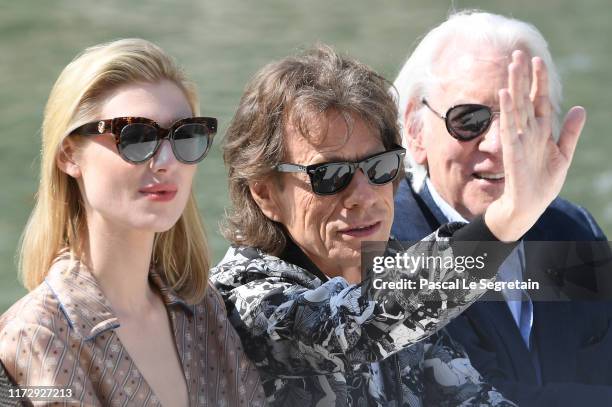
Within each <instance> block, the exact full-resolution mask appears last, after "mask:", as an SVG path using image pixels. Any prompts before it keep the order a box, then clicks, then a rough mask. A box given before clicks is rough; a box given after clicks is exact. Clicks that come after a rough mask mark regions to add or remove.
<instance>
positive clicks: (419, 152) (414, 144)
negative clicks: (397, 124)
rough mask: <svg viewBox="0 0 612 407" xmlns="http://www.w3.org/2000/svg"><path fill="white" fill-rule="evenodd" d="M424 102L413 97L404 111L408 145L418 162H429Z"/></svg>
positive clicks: (404, 127)
mask: <svg viewBox="0 0 612 407" xmlns="http://www.w3.org/2000/svg"><path fill="white" fill-rule="evenodd" d="M421 107H422V103H421V102H419V101H417V100H415V99H411V100H410V101H409V102H408V105H407V106H406V111H405V112H404V117H403V118H402V120H403V122H402V124H403V131H404V137H405V140H406V145H407V146H408V150H410V154H411V155H412V158H413V159H414V161H416V163H417V164H421V165H426V164H427V150H426V149H425V140H424V138H425V135H424V132H423V117H422V113H421Z"/></svg>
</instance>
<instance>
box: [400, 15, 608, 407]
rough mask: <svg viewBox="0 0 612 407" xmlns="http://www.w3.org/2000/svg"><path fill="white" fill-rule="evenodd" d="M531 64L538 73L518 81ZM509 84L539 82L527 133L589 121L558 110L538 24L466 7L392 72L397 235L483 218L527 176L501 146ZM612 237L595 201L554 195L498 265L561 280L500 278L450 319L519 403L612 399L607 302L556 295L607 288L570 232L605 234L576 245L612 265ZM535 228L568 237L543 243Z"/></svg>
mask: <svg viewBox="0 0 612 407" xmlns="http://www.w3.org/2000/svg"><path fill="white" fill-rule="evenodd" d="M529 60H531V62H530V63H528V62H529ZM509 64H510V65H509ZM520 76H523V77H524V78H531V79H530V80H529V79H528V80H523V81H522V83H520V84H519V83H518V82H517V78H520ZM505 87H509V88H510V89H513V88H519V87H522V88H524V89H525V91H524V93H526V94H529V97H527V98H524V99H516V100H515V101H514V103H515V104H518V105H522V106H523V107H525V109H524V114H519V115H516V116H515V123H514V125H515V126H516V128H517V130H518V131H519V132H520V133H521V136H520V139H522V140H525V141H526V142H527V141H528V140H529V139H530V138H535V137H546V138H549V140H550V141H549V143H550V144H553V143H554V142H555V139H556V140H560V141H559V143H562V140H563V138H564V137H566V136H567V134H570V133H572V132H575V131H580V129H581V128H582V125H583V123H584V119H585V116H584V112H583V109H582V108H578V107H574V108H572V109H570V111H569V113H568V114H567V116H566V118H565V120H564V121H563V124H562V125H560V124H559V122H558V116H559V113H560V108H559V105H560V102H561V100H560V99H561V85H560V82H559V77H558V74H557V72H556V70H555V67H554V64H553V62H552V57H551V55H550V53H549V51H548V48H547V45H546V41H545V40H544V38H543V37H542V35H541V34H540V33H539V32H538V31H537V29H536V28H535V27H533V26H531V25H529V24H527V23H524V22H521V21H518V20H514V19H509V18H506V17H503V16H499V15H493V14H489V13H482V12H461V13H458V14H455V15H453V16H451V17H450V18H449V19H448V20H447V21H446V22H444V23H442V24H441V25H440V26H438V27H436V28H434V29H433V30H431V31H430V32H429V33H428V34H427V35H426V36H425V37H424V38H423V40H422V41H421V42H420V43H419V45H417V47H416V49H415V51H414V52H413V54H412V55H411V56H410V57H409V58H408V60H407V61H406V63H405V65H404V66H403V68H402V70H401V71H400V73H399V75H398V77H397V79H396V81H395V83H394V88H395V89H396V90H397V92H398V93H399V98H398V107H399V119H400V122H401V124H402V127H403V135H404V141H405V143H406V145H407V146H408V150H409V153H408V166H409V167H410V168H408V170H407V176H406V178H404V179H403V180H402V181H401V183H400V186H399V190H398V192H397V194H396V196H395V219H394V224H393V229H392V234H393V235H394V236H395V237H396V238H398V239H399V240H402V241H414V240H419V239H421V238H423V237H424V236H426V235H428V234H429V233H431V232H432V231H433V230H435V229H436V228H438V227H439V226H440V225H441V224H444V223H447V222H453V221H470V220H472V219H475V218H477V217H478V216H481V215H482V214H483V213H486V212H487V210H488V209H489V208H490V207H491V205H493V203H494V202H495V201H496V200H497V199H498V198H499V197H500V196H502V195H503V194H505V193H506V192H507V190H508V189H509V188H514V187H515V186H514V185H512V182H513V181H512V180H511V179H509V178H508V165H509V164H508V163H509V162H510V161H511V160H512V159H513V157H512V154H508V152H507V151H506V150H505V148H502V145H504V143H503V140H502V139H503V126H504V117H503V116H504V115H503V105H504V100H503V98H504V97H505V95H504V94H503V93H504V91H501V92H500V89H502V88H505ZM500 105H501V106H500ZM500 110H501V111H502V112H501V113H500ZM553 137H554V138H553ZM532 175H533V176H537V175H538V174H535V173H533V174H532ZM542 187H544V186H542ZM606 240H607V239H606V236H605V235H604V233H603V232H602V230H601V229H600V228H599V226H598V225H597V223H596V222H595V220H594V219H593V218H592V216H591V215H590V214H589V213H588V212H587V211H586V210H585V209H583V208H580V207H578V206H576V205H574V204H572V203H570V202H568V201H565V200H563V199H561V198H556V199H554V201H553V202H552V203H551V204H550V205H549V206H548V208H546V210H545V212H544V214H543V215H542V216H541V217H540V219H539V220H538V221H537V223H536V224H535V225H534V226H533V227H532V228H531V229H530V230H529V232H528V233H527V234H526V235H525V236H524V241H525V242H524V243H521V244H519V245H518V246H517V248H516V249H515V250H514V251H513V253H512V254H511V255H510V256H509V257H508V259H507V260H506V261H505V262H504V263H503V264H502V266H501V267H500V271H499V275H498V281H499V282H513V281H518V282H519V283H524V282H526V281H536V282H538V283H540V284H542V285H543V286H545V287H546V288H547V289H549V291H542V292H538V291H532V292H528V291H524V290H515V291H511V290H501V291H497V292H493V291H491V292H489V293H487V299H489V300H490V301H484V300H481V301H478V302H477V303H475V304H474V305H472V306H471V307H470V308H468V310H467V311H465V312H464V313H463V314H462V315H461V316H459V317H458V318H456V319H455V320H453V321H452V322H451V323H450V324H449V326H448V328H447V330H448V332H449V333H450V334H451V336H452V338H453V339H454V340H456V341H459V342H460V343H461V344H462V345H463V346H464V347H465V348H466V350H467V353H468V355H469V356H470V359H471V360H472V363H473V364H474V366H475V367H476V368H477V369H478V370H479V371H480V373H481V374H482V375H483V376H484V377H485V379H486V380H488V381H489V382H490V383H492V384H493V385H494V386H495V387H496V388H498V389H500V391H501V392H502V393H503V394H504V395H506V396H507V397H508V398H510V399H512V400H513V401H514V402H516V403H517V404H519V405H521V406H576V405H608V404H609V403H610V400H612V387H610V386H609V385H610V384H611V383H612V356H611V355H612V330H611V329H609V325H610V318H611V313H610V305H609V303H608V302H605V301H603V302H597V301H577V300H575V301H567V300H564V301H558V300H559V299H568V298H574V299H580V300H582V299H585V298H587V297H588V298H589V299H593V298H600V297H601V296H602V295H605V292H604V288H602V286H604V285H605V283H606V281H605V278H602V277H606V276H605V275H596V274H595V272H594V269H593V268H590V267H591V266H589V267H586V266H584V267H574V268H571V267H568V266H567V264H568V263H569V262H570V260H569V258H568V253H569V252H570V250H569V249H570V248H571V245H570V243H569V241H599V243H602V244H599V243H596V244H595V243H584V244H576V243H572V244H574V245H579V246H580V247H582V248H585V247H586V249H587V251H588V254H587V256H586V257H588V258H587V259H586V260H585V259H584V256H583V258H582V259H580V260H581V261H582V262H585V263H586V262H590V263H592V264H595V263H597V262H599V263H602V264H603V263H607V264H608V265H612V263H610V262H609V260H610V258H611V257H610V247H609V245H608V243H607V242H606ZM528 241H557V243H550V244H545V245H542V244H540V245H539V246H537V247H536V244H535V243H530V242H528ZM559 241H568V243H561V242H559ZM574 250H575V249H574ZM583 251H584V250H583ZM573 260H576V259H575V258H574V259H573ZM604 270H605V269H604ZM608 274H609V273H608ZM544 293H545V294H544ZM532 297H533V298H532ZM536 297H537V298H536ZM536 299H538V300H548V301H536ZM552 300H557V301H556V302H552Z"/></svg>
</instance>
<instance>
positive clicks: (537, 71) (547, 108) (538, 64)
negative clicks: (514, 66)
mask: <svg viewBox="0 0 612 407" xmlns="http://www.w3.org/2000/svg"><path fill="white" fill-rule="evenodd" d="M532 66H533V79H532V86H531V94H530V98H531V100H532V101H533V105H534V110H535V116H536V117H537V118H543V119H545V120H549V119H550V117H551V114H552V106H551V105H550V95H549V91H548V69H547V68H546V65H545V64H544V61H542V59H541V58H540V57H534V58H533V59H532Z"/></svg>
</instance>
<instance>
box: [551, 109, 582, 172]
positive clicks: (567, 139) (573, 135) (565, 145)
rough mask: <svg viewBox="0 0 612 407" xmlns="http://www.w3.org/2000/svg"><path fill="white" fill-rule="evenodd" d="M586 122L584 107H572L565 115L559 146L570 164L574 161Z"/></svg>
mask: <svg viewBox="0 0 612 407" xmlns="http://www.w3.org/2000/svg"><path fill="white" fill-rule="evenodd" d="M585 122H586V110H585V109H584V107H582V106H574V107H572V108H571V109H570V110H569V112H567V115H565V120H563V127H562V128H561V136H560V137H559V142H558V143H557V144H558V146H559V150H560V151H561V154H563V156H564V157H565V158H566V159H567V161H568V163H569V162H571V161H572V157H573V156H574V151H575V150H576V144H578V138H579V137H580V134H581V133H582V128H583V127H584V123H585Z"/></svg>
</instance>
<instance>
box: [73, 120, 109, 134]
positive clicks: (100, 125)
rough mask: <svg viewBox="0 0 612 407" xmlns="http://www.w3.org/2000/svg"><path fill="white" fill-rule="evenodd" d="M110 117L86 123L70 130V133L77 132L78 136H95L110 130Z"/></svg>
mask: <svg viewBox="0 0 612 407" xmlns="http://www.w3.org/2000/svg"><path fill="white" fill-rule="evenodd" d="M112 123H113V120H112V119H108V120H98V121H97V122H92V123H87V124H84V125H82V126H79V127H77V128H76V129H74V130H72V131H71V132H70V134H71V135H72V134H78V135H80V136H97V135H100V134H104V133H111V132H112Z"/></svg>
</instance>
